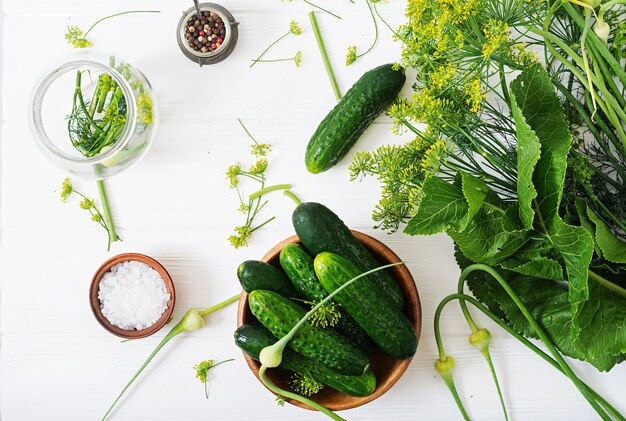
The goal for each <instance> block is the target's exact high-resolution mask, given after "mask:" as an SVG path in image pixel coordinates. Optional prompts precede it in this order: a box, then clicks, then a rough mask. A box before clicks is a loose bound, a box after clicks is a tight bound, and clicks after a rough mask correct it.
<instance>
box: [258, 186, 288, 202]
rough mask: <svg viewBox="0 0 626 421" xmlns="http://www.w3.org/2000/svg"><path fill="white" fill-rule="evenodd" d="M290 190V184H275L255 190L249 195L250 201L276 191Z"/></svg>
mask: <svg viewBox="0 0 626 421" xmlns="http://www.w3.org/2000/svg"><path fill="white" fill-rule="evenodd" d="M290 188H291V184H276V185H274V186H268V187H264V188H262V189H261V190H257V191H255V192H254V193H252V194H251V195H250V200H254V199H256V198H258V197H261V196H263V195H264V194H267V193H269V192H273V191H276V190H289V189H290Z"/></svg>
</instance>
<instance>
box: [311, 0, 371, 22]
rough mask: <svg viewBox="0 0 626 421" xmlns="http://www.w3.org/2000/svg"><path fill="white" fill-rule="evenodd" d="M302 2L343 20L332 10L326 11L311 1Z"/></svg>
mask: <svg viewBox="0 0 626 421" xmlns="http://www.w3.org/2000/svg"><path fill="white" fill-rule="evenodd" d="M302 1H303V2H305V3H306V4H308V5H310V6H313V7H315V8H317V9H320V10H321V11H322V12H324V13H328V14H329V15H331V16H334V17H336V18H337V19H341V16H339V15H336V14H334V13H333V12H331V11H330V10H326V9H324V8H323V7H322V6H318V5H317V4H315V3H311V2H310V1H309V0H302ZM351 1H352V0H351ZM368 1H369V0H368Z"/></svg>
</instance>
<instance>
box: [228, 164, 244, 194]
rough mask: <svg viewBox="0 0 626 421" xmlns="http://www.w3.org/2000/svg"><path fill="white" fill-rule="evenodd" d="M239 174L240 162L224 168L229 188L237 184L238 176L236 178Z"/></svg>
mask: <svg viewBox="0 0 626 421" xmlns="http://www.w3.org/2000/svg"><path fill="white" fill-rule="evenodd" d="M239 174H241V164H240V163H236V164H234V165H231V166H230V167H228V170H226V177H228V180H229V181H230V188H231V189H232V188H235V187H237V186H238V185H239V178H238V176H239Z"/></svg>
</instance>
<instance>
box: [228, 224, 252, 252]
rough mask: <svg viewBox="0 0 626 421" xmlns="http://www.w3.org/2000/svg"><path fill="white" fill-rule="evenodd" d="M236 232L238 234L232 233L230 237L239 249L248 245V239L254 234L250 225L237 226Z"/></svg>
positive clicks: (233, 244)
mask: <svg viewBox="0 0 626 421" xmlns="http://www.w3.org/2000/svg"><path fill="white" fill-rule="evenodd" d="M235 232H236V233H237V234H238V235H231V236H230V237H228V241H229V242H230V244H231V245H232V246H233V247H235V248H236V249H238V248H239V247H248V239H249V238H250V237H251V236H252V230H251V229H250V227H248V226H245V225H242V226H240V227H236V228H235Z"/></svg>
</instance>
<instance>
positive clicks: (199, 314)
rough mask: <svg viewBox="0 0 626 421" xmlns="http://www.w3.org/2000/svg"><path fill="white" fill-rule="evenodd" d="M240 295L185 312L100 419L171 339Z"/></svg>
mask: <svg viewBox="0 0 626 421" xmlns="http://www.w3.org/2000/svg"><path fill="white" fill-rule="evenodd" d="M239 297H240V295H239V294H237V295H234V296H232V297H230V298H228V299H226V300H224V301H222V302H221V303H218V304H216V305H214V306H212V307H209V308H207V309H205V310H200V311H198V310H196V309H195V308H190V309H189V310H187V312H186V313H185V315H184V316H183V318H182V319H181V320H180V322H178V323H177V324H176V326H174V327H172V329H171V330H170V331H169V332H168V334H167V335H165V337H164V338H163V339H161V342H159V344H158V345H157V346H156V348H154V351H152V353H151V354H150V355H149V356H148V358H147V359H146V360H145V361H144V363H143V364H142V365H141V367H139V370H137V372H136V373H135V374H134V375H133V377H132V378H131V379H130V381H129V382H128V383H126V386H124V388H123V389H122V391H121V392H120V393H119V395H118V396H117V398H115V400H114V401H113V403H112V404H111V406H109V409H108V410H107V412H106V413H105V414H104V416H103V417H102V420H104V419H106V417H108V416H109V414H110V413H111V411H112V410H113V408H114V407H115V405H116V404H117V402H118V401H119V400H120V399H121V398H122V396H123V395H124V393H125V392H126V390H127V389H128V388H129V387H130V385H131V384H132V383H133V382H134V381H135V379H136V378H137V377H139V375H140V374H141V372H142V371H143V370H144V369H145V368H146V366H147V365H148V364H149V363H150V361H152V359H153V358H154V357H155V356H156V354H157V353H158V352H159V351H160V350H161V348H163V346H164V345H165V344H166V343H168V342H169V341H170V340H171V339H172V338H174V337H175V336H177V335H179V334H181V333H183V332H186V331H188V332H193V331H196V330H200V329H202V328H203V327H204V319H203V317H205V316H208V315H209V314H211V313H213V312H215V311H217V310H219V309H221V308H223V307H226V306H227V305H229V304H231V303H233V302H235V301H237V300H238V299H239Z"/></svg>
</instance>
